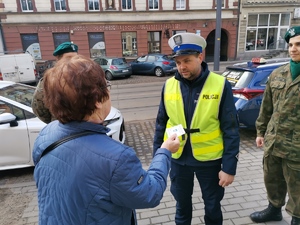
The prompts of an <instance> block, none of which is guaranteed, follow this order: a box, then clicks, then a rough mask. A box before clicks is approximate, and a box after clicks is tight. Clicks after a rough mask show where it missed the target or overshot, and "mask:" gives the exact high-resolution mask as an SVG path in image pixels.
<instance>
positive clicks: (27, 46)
mask: <svg viewBox="0 0 300 225" xmlns="http://www.w3.org/2000/svg"><path fill="white" fill-rule="evenodd" d="M21 40H22V45H23V51H24V52H26V53H29V54H30V55H32V57H33V58H34V59H42V55H41V49H40V43H39V39H38V35H37V34H21Z"/></svg>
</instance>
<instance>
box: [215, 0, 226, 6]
mask: <svg viewBox="0 0 300 225" xmlns="http://www.w3.org/2000/svg"><path fill="white" fill-rule="evenodd" d="M218 1H219V0H215V8H217V4H218ZM221 2H222V8H224V7H225V3H224V2H225V0H221Z"/></svg>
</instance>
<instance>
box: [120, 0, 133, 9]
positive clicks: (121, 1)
mask: <svg viewBox="0 0 300 225" xmlns="http://www.w3.org/2000/svg"><path fill="white" fill-rule="evenodd" d="M123 1H126V7H125V8H123ZM128 1H130V2H131V8H130V9H129V8H128ZM133 4H134V2H133V0H120V8H121V9H122V11H133Z"/></svg>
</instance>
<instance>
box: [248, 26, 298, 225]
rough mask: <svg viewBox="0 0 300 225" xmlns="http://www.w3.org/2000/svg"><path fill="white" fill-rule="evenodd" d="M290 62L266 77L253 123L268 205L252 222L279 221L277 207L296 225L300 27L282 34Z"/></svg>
mask: <svg viewBox="0 0 300 225" xmlns="http://www.w3.org/2000/svg"><path fill="white" fill-rule="evenodd" d="M285 40H286V42H287V43H288V46H289V47H288V51H289V54H290V57H291V60H290V63H288V64H286V65H284V66H281V67H279V68H278V69H276V70H274V71H273V73H272V74H271V75H270V77H269V81H268V83H267V86H266V90H265V93H264V98H263V101H262V105H261V109H260V113H259V116H258V118H257V121H256V130H257V138H256V144H257V146H258V147H262V146H263V147H264V158H263V171H264V181H265V186H266V190H267V195H268V200H269V206H268V207H267V208H266V209H264V210H262V211H259V212H254V213H252V214H251V215H250V218H251V219H252V220H253V221H254V222H256V223H263V222H267V221H280V220H282V213H281V207H282V206H284V205H285V198H286V194H287V193H288V197H289V198H288V201H287V204H286V208H285V209H286V211H287V213H288V214H289V215H291V216H292V221H291V225H300V191H299V185H300V101H299V96H300V95H299V86H300V76H299V75H300V26H298V27H293V28H290V29H289V30H288V31H287V33H286V34H285Z"/></svg>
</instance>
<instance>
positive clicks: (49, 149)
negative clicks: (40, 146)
mask: <svg viewBox="0 0 300 225" xmlns="http://www.w3.org/2000/svg"><path fill="white" fill-rule="evenodd" d="M89 134H98V133H97V132H94V131H83V132H79V133H76V134H72V135H70V136H67V137H64V138H62V139H60V140H58V141H56V142H54V143H52V144H51V145H49V146H48V147H47V148H46V149H45V151H43V153H42V155H41V156H40V158H39V161H40V159H41V158H42V157H43V156H44V155H46V154H47V153H48V152H50V151H52V150H53V149H55V148H56V147H58V146H60V145H61V144H63V143H66V142H68V141H70V140H72V139H75V138H78V137H81V136H86V135H89Z"/></svg>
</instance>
